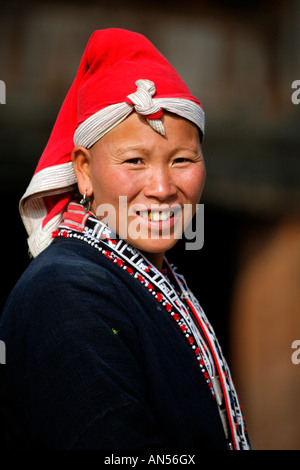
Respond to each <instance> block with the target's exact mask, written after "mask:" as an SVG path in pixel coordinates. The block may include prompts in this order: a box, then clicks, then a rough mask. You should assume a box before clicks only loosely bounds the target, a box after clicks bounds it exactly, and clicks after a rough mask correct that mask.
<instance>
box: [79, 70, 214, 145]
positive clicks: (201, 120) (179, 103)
mask: <svg viewBox="0 0 300 470" xmlns="http://www.w3.org/2000/svg"><path fill="white" fill-rule="evenodd" d="M135 84H136V86H137V91H136V92H135V93H132V94H130V95H128V96H127V98H128V102H124V103H117V104H112V105H110V106H107V107H106V108H103V109H101V110H100V111H98V112H96V113H95V114H93V115H92V116H90V117H88V118H87V119H86V120H85V121H83V122H82V123H81V124H80V125H79V126H78V128H77V129H76V131H75V133H74V145H75V146H77V145H80V146H83V147H86V148H90V147H92V146H93V145H94V144H95V143H96V142H97V141H98V140H99V139H101V137H103V136H104V135H105V134H107V132H109V131H110V130H111V129H113V128H114V127H116V126H117V125H118V124H120V123H121V122H122V121H123V120H124V119H125V118H126V117H127V116H128V115H129V114H130V113H131V112H132V111H133V110H135V111H136V112H137V113H139V114H141V115H143V116H145V117H146V119H147V121H148V123H149V124H150V125H151V127H152V128H153V129H154V130H155V131H156V132H159V133H160V134H162V135H165V130H164V126H163V123H162V121H161V119H160V117H161V115H162V109H165V110H166V111H169V112H170V113H174V114H177V115H178V116H181V117H183V118H185V119H188V120H189V121H191V122H193V123H194V124H195V125H196V126H197V127H198V128H199V129H200V131H201V133H202V135H204V127H205V115H204V111H203V109H202V108H201V107H200V106H199V105H198V104H197V103H195V102H193V101H190V100H187V99H184V98H152V96H153V95H154V94H155V85H154V83H153V82H151V81H150V80H146V79H140V80H137V81H136V83H135ZM130 103H132V104H130Z"/></svg>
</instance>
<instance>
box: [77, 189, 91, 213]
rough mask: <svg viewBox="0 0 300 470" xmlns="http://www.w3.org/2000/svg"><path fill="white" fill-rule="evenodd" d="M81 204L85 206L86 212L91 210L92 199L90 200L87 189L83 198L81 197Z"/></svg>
mask: <svg viewBox="0 0 300 470" xmlns="http://www.w3.org/2000/svg"><path fill="white" fill-rule="evenodd" d="M80 204H81V205H82V206H83V207H84V210H85V211H86V212H88V211H89V210H90V206H91V201H90V198H89V197H87V195H86V191H85V193H84V195H83V196H82V198H81V199H80Z"/></svg>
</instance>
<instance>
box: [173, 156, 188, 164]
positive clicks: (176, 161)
mask: <svg viewBox="0 0 300 470" xmlns="http://www.w3.org/2000/svg"><path fill="white" fill-rule="evenodd" d="M190 161H191V160H190V159H189V158H184V157H182V158H176V159H175V160H174V163H188V162H190Z"/></svg>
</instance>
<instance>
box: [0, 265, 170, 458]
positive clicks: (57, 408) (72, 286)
mask: <svg viewBox="0 0 300 470" xmlns="http://www.w3.org/2000/svg"><path fill="white" fill-rule="evenodd" d="M64 269H66V272H63V270H62V268H60V267H57V268H54V267H51V269H48V270H47V273H45V272H44V273H43V272H39V273H38V277H35V274H34V271H33V275H32V278H31V280H30V284H27V285H26V283H25V284H24V285H23V286H22V288H19V290H16V292H15V294H14V299H13V304H12V305H11V306H8V310H11V312H10V313H11V314H12V310H15V311H14V315H11V316H12V317H14V318H19V320H18V323H17V324H16V325H15V334H14V335H12V337H11V338H10V340H8V341H9V344H7V351H8V353H7V355H8V360H7V365H6V367H7V371H8V372H9V375H10V377H9V381H10V382H11V384H12V390H14V392H13V393H14V394H19V397H21V398H19V399H20V405H19V406H20V410H21V411H20V413H21V414H23V416H22V418H21V419H20V422H21V423H24V432H25V433H28V437H29V440H30V441H31V442H33V443H34V445H33V446H36V447H38V448H50V449H92V450H93V449H95V450H128V449H131V450H150V449H156V450H167V442H166V440H165V438H164V436H163V434H162V432H161V430H160V429H159V426H158V424H157V423H156V421H155V419H154V417H153V415H152V413H151V409H150V407H149V404H148V401H147V386H146V384H145V380H144V375H143V359H142V345H141V344H140V343H139V339H138V334H137V330H136V326H135V325H134V324H133V323H132V321H131V320H130V318H129V317H130V316H129V315H128V310H127V307H126V299H125V298H124V297H123V296H122V292H121V291H122V288H121V287H120V286H118V285H114V283H113V282H112V279H111V278H110V276H109V274H108V273H107V272H106V271H105V270H101V269H100V270H98V271H97V272H96V273H95V272H94V270H92V267H89V266H88V265H87V266H85V265H84V266H78V265H77V266H75V265H74V266H66V267H65V268H64ZM33 286H37V288H36V289H34V287H33ZM16 309H18V310H19V311H16ZM20 357H22V360H21V361H20Z"/></svg>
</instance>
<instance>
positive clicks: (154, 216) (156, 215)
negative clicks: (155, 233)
mask: <svg viewBox="0 0 300 470" xmlns="http://www.w3.org/2000/svg"><path fill="white" fill-rule="evenodd" d="M139 214H140V216H141V217H143V218H144V219H146V220H150V221H151V220H153V222H159V221H161V222H162V221H165V220H168V219H169V218H170V217H172V216H173V215H174V212H173V211H170V212H167V211H163V212H160V211H140V212H139Z"/></svg>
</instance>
